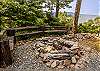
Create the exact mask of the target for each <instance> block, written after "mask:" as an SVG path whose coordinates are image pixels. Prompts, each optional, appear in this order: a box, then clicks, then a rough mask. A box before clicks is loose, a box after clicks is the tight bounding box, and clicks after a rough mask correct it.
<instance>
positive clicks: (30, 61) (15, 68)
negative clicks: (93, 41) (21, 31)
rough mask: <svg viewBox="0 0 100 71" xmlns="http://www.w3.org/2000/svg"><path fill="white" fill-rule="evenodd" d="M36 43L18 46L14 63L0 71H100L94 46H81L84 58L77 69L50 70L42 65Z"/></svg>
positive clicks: (99, 63)
mask: <svg viewBox="0 0 100 71" xmlns="http://www.w3.org/2000/svg"><path fill="white" fill-rule="evenodd" d="M35 42H36V41H32V43H31V42H30V44H28V43H25V44H23V45H21V46H17V47H16V48H15V49H14V51H12V55H13V60H14V63H13V64H12V65H11V66H9V67H7V68H5V69H0V71H100V52H98V51H96V50H95V49H93V47H92V46H88V45H84V44H82V43H81V44H79V46H80V47H81V48H82V50H83V51H84V54H83V56H82V57H81V58H80V59H79V61H78V62H77V64H76V66H75V68H64V69H57V68H49V67H47V66H46V65H45V64H43V63H42V61H41V60H42V59H41V58H40V57H39V56H38V55H39V54H38V52H37V50H36V49H35V47H34V44H35Z"/></svg>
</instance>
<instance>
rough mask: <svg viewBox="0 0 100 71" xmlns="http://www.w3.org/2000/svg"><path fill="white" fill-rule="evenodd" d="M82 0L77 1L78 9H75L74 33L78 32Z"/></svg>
mask: <svg viewBox="0 0 100 71" xmlns="http://www.w3.org/2000/svg"><path fill="white" fill-rule="evenodd" d="M81 3H82V0H77V3H76V9H75V15H74V22H73V30H72V31H73V34H76V33H77V32H78V27H77V26H78V18H79V15H80V8H81Z"/></svg>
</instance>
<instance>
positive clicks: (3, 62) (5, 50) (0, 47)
mask: <svg viewBox="0 0 100 71" xmlns="http://www.w3.org/2000/svg"><path fill="white" fill-rule="evenodd" d="M11 64H12V56H11V51H10V47H9V40H2V41H0V68H2V67H5V66H9V65H11Z"/></svg>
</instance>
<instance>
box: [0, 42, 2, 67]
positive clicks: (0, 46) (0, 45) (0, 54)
mask: <svg viewBox="0 0 100 71" xmlns="http://www.w3.org/2000/svg"><path fill="white" fill-rule="evenodd" d="M1 67H3V52H2V41H0V68H1Z"/></svg>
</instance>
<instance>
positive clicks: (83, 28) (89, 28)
mask: <svg viewBox="0 0 100 71" xmlns="http://www.w3.org/2000/svg"><path fill="white" fill-rule="evenodd" d="M99 29H100V25H97V24H96V23H95V21H94V20H89V21H88V22H85V23H81V24H79V26H78V32H79V33H98V31H99Z"/></svg>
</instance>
